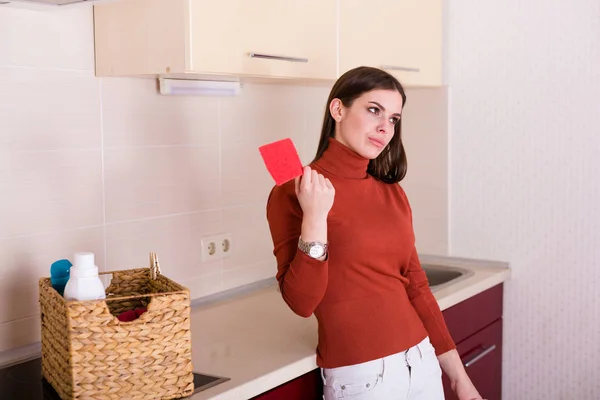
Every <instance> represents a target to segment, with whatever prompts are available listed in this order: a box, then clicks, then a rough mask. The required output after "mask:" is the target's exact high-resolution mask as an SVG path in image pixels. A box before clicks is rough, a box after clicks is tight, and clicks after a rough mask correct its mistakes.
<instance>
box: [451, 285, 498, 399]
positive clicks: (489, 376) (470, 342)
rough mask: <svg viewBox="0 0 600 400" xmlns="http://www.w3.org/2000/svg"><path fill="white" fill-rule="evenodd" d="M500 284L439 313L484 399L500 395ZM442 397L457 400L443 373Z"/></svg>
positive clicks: (496, 397)
mask: <svg viewBox="0 0 600 400" xmlns="http://www.w3.org/2000/svg"><path fill="white" fill-rule="evenodd" d="M502 300H503V285H502V284H500V285H497V286H494V287H492V288H490V289H488V290H486V291H484V292H482V293H480V294H478V295H476V296H473V297H471V298H470V299H468V300H465V301H463V302H462V303H459V304H457V305H455V306H453V307H450V308H448V309H447V310H445V311H444V312H443V314H444V319H445V320H446V324H447V325H448V329H449V331H450V334H451V335H452V338H453V339H454V342H455V343H456V349H457V351H458V354H459V355H460V358H461V360H462V362H463V365H464V366H465V370H466V371H467V374H468V375H469V378H471V381H473V384H474V385H475V387H476V388H477V390H478V391H479V393H480V394H481V396H482V397H483V398H484V399H487V400H501V398H502ZM443 383H444V393H445V396H446V400H458V398H457V397H456V396H455V394H454V392H453V391H452V389H451V387H450V381H449V380H448V378H447V377H446V375H445V374H444V376H443Z"/></svg>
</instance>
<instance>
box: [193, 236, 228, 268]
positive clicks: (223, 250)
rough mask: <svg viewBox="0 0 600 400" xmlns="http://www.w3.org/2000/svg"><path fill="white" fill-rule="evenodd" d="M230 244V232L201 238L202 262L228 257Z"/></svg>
mask: <svg viewBox="0 0 600 400" xmlns="http://www.w3.org/2000/svg"><path fill="white" fill-rule="evenodd" d="M232 244H233V243H232V240H231V233H222V234H219V235H214V236H206V237H204V238H202V240H201V246H202V262H206V261H213V260H220V259H222V258H225V257H229V255H230V254H231V251H232V248H233V246H232Z"/></svg>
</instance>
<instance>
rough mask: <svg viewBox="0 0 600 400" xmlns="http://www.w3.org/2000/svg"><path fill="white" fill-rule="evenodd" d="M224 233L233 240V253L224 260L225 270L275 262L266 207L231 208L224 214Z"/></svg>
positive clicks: (259, 205) (260, 205)
mask: <svg viewBox="0 0 600 400" xmlns="http://www.w3.org/2000/svg"><path fill="white" fill-rule="evenodd" d="M223 231H225V232H230V233H231V234H232V239H233V244H234V245H233V248H232V253H231V256H230V257H229V258H225V259H223V268H224V269H225V270H229V269H236V268H240V267H243V266H246V265H250V264H256V263H258V262H261V261H267V260H274V256H273V242H272V240H271V236H270V233H269V227H268V224H267V218H266V215H265V206H264V205H262V204H258V205H252V206H245V207H238V208H231V209H227V210H225V211H224V212H223Z"/></svg>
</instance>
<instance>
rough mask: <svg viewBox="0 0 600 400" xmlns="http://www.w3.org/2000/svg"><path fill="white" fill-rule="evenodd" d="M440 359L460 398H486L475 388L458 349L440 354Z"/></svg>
mask: <svg viewBox="0 0 600 400" xmlns="http://www.w3.org/2000/svg"><path fill="white" fill-rule="evenodd" d="M438 360H439V362H440V366H441V367H442V369H443V370H444V372H445V373H446V375H447V376H448V378H449V379H450V386H451V387H452V390H453V391H454V393H456V397H458V399H459V400H485V399H482V397H481V395H480V394H479V392H478V391H477V389H475V386H474V385H473V382H471V379H470V378H469V375H468V374H467V372H466V371H465V367H464V366H463V363H462V361H461V359H460V356H459V355H458V352H457V351H456V350H450V351H447V352H445V353H444V354H441V355H439V356H438Z"/></svg>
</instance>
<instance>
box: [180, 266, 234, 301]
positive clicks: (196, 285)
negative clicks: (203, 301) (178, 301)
mask: <svg viewBox="0 0 600 400" xmlns="http://www.w3.org/2000/svg"><path fill="white" fill-rule="evenodd" d="M181 284H182V285H183V286H185V287H187V288H188V289H190V296H191V298H192V299H197V298H200V297H204V296H209V295H211V294H215V293H219V292H221V291H223V290H224V289H223V273H222V271H221V272H218V273H216V274H212V275H202V276H199V277H196V278H184V279H182V281H181Z"/></svg>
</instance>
